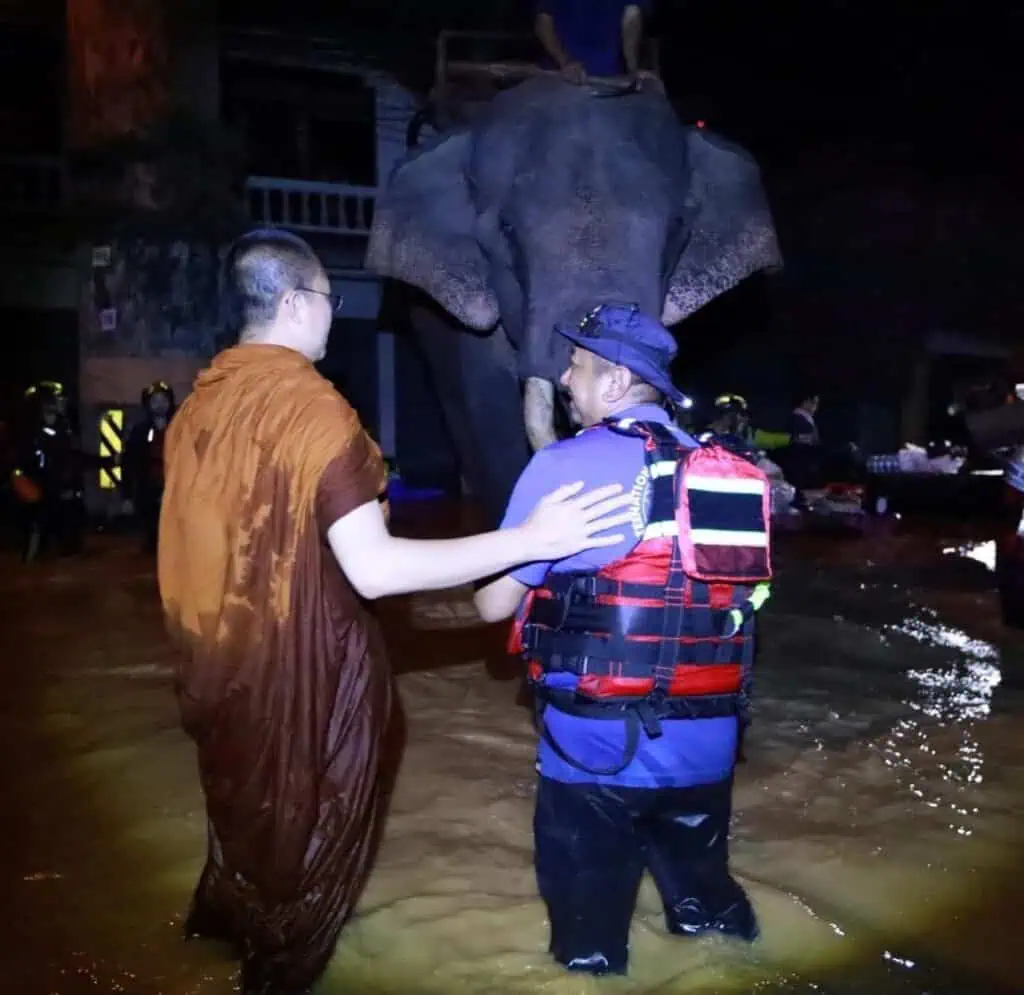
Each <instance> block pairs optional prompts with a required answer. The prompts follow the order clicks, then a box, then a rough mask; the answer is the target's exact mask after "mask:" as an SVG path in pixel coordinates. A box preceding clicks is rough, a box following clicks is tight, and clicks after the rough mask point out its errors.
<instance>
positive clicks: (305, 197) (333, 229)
mask: <svg viewBox="0 0 1024 995" xmlns="http://www.w3.org/2000/svg"><path fill="white" fill-rule="evenodd" d="M246 197H247V198H248V207H249V216H250V217H251V218H252V219H253V221H255V222H256V223H257V224H261V225H279V226H281V227H284V228H292V229H294V230H295V231H303V232H316V233H320V234H326V235H348V236H356V237H363V238H366V237H368V236H369V234H370V228H371V226H372V225H373V208H374V204H375V202H376V200H377V188H376V187H359V186H353V185H351V184H347V183H321V182H316V181H313V180H290V179H284V178H281V177H276V176H250V177H249V179H248V180H247V181H246Z"/></svg>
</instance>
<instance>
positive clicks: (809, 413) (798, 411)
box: [789, 393, 821, 446]
mask: <svg viewBox="0 0 1024 995" xmlns="http://www.w3.org/2000/svg"><path fill="white" fill-rule="evenodd" d="M820 407H821V398H820V397H819V396H818V395H817V394H810V393H804V394H802V395H801V397H800V399H799V400H798V401H797V404H796V407H795V408H793V413H792V414H791V415H790V416H789V434H790V436H791V438H792V444H793V445H794V446H820V445H821V434H820V433H819V432H818V422H817V420H816V419H817V416H818V408H820Z"/></svg>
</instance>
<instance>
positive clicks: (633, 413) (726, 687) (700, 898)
mask: <svg viewBox="0 0 1024 995" xmlns="http://www.w3.org/2000/svg"><path fill="white" fill-rule="evenodd" d="M558 331H559V332H560V333H561V334H562V335H563V336H565V337H566V338H568V339H569V341H570V342H571V343H573V345H574V349H573V352H572V356H571V361H570V365H569V367H568V369H567V370H566V371H565V373H564V375H563V377H562V381H561V382H562V386H563V387H564V388H565V389H566V390H567V391H568V394H569V397H570V402H571V407H572V411H573V415H574V418H575V419H576V421H577V422H578V423H579V424H580V425H582V426H583V431H581V432H580V433H578V434H577V435H575V436H574V437H572V438H569V439H565V440H563V441H561V442H558V443H555V444H553V445H550V446H548V447H546V448H544V449H542V450H540V451H538V452H537V453H536V454H535V455H534V457H533V459H532V460H531V462H530V464H529V465H528V466H527V468H526V470H525V471H524V472H523V475H522V476H521V477H520V479H519V481H518V483H517V485H516V487H515V490H514V492H513V494H512V497H511V499H510V502H509V506H508V509H507V512H506V515H505V520H504V522H503V526H502V527H503V528H511V527H515V526H516V524H517V523H519V522H521V521H522V520H523V519H524V516H525V515H526V514H527V513H528V509H529V507H530V505H531V503H532V501H533V499H534V496H535V495H536V494H540V493H544V491H545V489H547V488H549V487H550V486H552V485H553V484H556V483H557V482H559V481H563V480H570V479H576V478H582V479H585V480H587V481H590V482H597V481H602V482H606V481H607V482H611V481H619V482H621V483H622V484H623V486H624V487H626V488H627V489H630V488H631V491H632V497H633V501H632V505H631V512H632V521H633V529H632V535H629V536H627V537H626V538H625V539H624V540H623V542H621V543H619V544H618V545H616V546H612V547H608V548H606V549H604V550H602V551H601V552H600V553H596V552H595V551H591V552H589V553H586V554H581V555H577V556H573V557H570V558H569V559H566V560H562V561H559V562H555V563H532V564H529V565H527V566H525V567H522V568H520V569H518V570H515V571H513V572H512V573H509V574H507V575H505V576H503V577H501V578H499V579H496V580H493V581H492V582H490V583H489V584H487V585H486V586H485V587H482V588H481V589H480V590H479V591H478V592H477V594H476V597H475V600H476V606H477V609H478V611H479V612H480V614H481V616H482V617H483V618H484V619H486V620H487V621H489V622H494V621H498V620H500V619H504V618H508V617H509V616H511V615H513V614H515V613H517V612H518V617H517V624H516V630H515V631H517V632H518V634H519V643H520V645H519V646H513V648H514V649H521V651H522V652H523V654H524V656H525V657H526V658H527V660H528V661H529V668H528V670H529V678H530V682H531V684H532V686H533V689H534V694H535V699H536V703H537V707H538V731H539V732H540V743H539V747H538V762H537V771H538V773H539V775H540V778H539V784H538V788H537V797H536V810H535V816H534V844H535V860H536V871H537V880H538V885H539V890H540V893H541V896H542V897H543V899H544V901H545V903H546V905H547V909H548V913H549V919H550V923H551V942H550V952H551V954H552V955H553V956H554V958H555V959H556V960H557V961H558V962H559V963H561V964H563V965H565V966H566V967H567V968H568V969H569V970H571V971H581V972H589V973H592V974H605V973H615V974H622V973H625V971H626V968H627V956H628V940H629V929H630V921H631V919H632V915H633V910H634V904H635V901H636V895H637V888H638V886H639V884H640V880H641V877H642V875H643V873H644V871H645V869H647V870H650V871H651V873H652V875H653V877H654V880H655V883H656V884H657V887H658V890H659V892H660V894H661V898H662V902H663V905H664V910H665V916H666V922H667V926H668V929H669V930H670V931H671V932H672V933H675V934H679V935H684V936H695V935H698V934H701V933H706V932H714V933H720V934H725V935H727V936H732V937H737V938H739V939H742V940H746V941H752V940H754V939H755V938H756V937H757V935H758V925H757V920H756V917H755V915H754V910H753V908H752V907H751V904H750V902H749V900H748V899H747V896H746V894H745V893H744V891H743V889H742V888H741V887H740V885H739V884H738V883H737V882H736V881H735V880H734V879H733V878H732V876H731V875H730V873H729V851H728V837H729V821H730V813H731V796H732V779H733V772H734V765H735V762H736V759H737V750H738V734H739V726H740V717H741V716H743V715H744V714H745V712H746V707H747V695H748V691H749V677H750V666H751V663H752V659H753V634H752V625H753V618H752V615H753V610H754V609H755V608H756V606H757V605H758V604H759V603H760V601H762V600H763V599H764V597H766V596H767V589H766V588H765V587H763V586H762V587H758V588H756V592H757V593H756V595H755V597H754V598H753V600H750V599H749V594H750V591H749V589H748V590H746V591H745V592H743V593H742V594H741V589H740V588H739V587H738V586H733V585H729V584H725V583H722V584H717V585H712V586H709V585H708V584H705V583H698V582H696V581H693V580H691V579H689V578H687V577H685V576H684V575H683V574H682V573H681V566H680V562H681V561H680V556H681V555H682V547H683V543H682V542H681V541H680V540H678V539H676V538H674V534H681V533H680V532H679V528H678V527H676V517H677V513H676V511H675V509H676V508H677V501H676V494H675V481H676V474H675V471H676V468H677V466H678V465H679V464H678V459H679V457H680V453H681V452H691V453H692V454H693V455H694V456H696V455H699V454H701V453H708V452H710V453H713V454H716V455H715V456H714V458H715V459H720V458H726V459H727V461H728V460H731V461H732V462H731V463H730V466H731V467H732V469H733V470H736V467H737V466H739V467H742V469H741V470H736V472H737V473H738V474H740V476H741V477H742V478H743V479H744V480H745V482H746V483H745V484H744V486H743V487H737V486H733V487H731V488H730V487H726V488H723V490H724V491H728V490H730V489H731V490H732V491H733V492H734V493H733V496H732V498H730V497H729V496H726V497H724V500H725V501H726V502H727V503H728V502H729V501H730V500H732V499H733V498H735V497H736V496H737V495H739V496H740V498H739V499H740V500H741V502H746V501H747V499H748V497H750V496H751V495H752V496H753V501H754V505H755V508H754V511H755V517H758V520H759V522H760V526H759V528H760V529H761V531H760V532H757V534H756V535H755V536H754V538H753V540H752V547H751V549H748V548H746V546H745V544H744V543H743V542H734V543H733V545H732V546H731V547H729V549H730V551H729V552H728V553H727V554H726V555H727V556H733V555H735V554H736V553H737V552H738V551H739V550H740V549H742V550H743V552H742V554H741V555H742V556H743V557H748V556H749V562H750V563H751V564H752V563H754V562H755V561H758V560H759V558H764V559H765V561H766V560H767V555H766V543H767V531H766V525H765V523H764V522H763V518H761V517H759V516H761V514H762V510H763V504H762V502H763V499H764V493H765V487H766V481H765V480H764V478H763V475H762V474H761V473H760V471H758V470H757V469H756V468H755V467H753V466H752V465H750V464H749V463H748V462H747V461H745V460H741V459H739V458H735V457H730V456H729V454H727V453H725V451H724V450H721V449H718V448H717V447H716V448H715V449H713V450H709V449H703V448H702V447H700V446H699V444H698V443H697V442H696V441H695V440H694V439H693V438H692V437H690V436H689V435H687V434H686V433H684V432H683V431H682V429H680V428H679V427H678V426H677V425H675V424H673V422H672V419H671V416H670V415H669V413H668V411H667V410H666V407H665V404H666V402H668V403H669V404H672V405H678V404H681V403H684V402H685V399H684V397H683V395H682V394H681V393H680V392H679V391H678V390H677V389H676V387H675V386H674V385H673V384H672V381H671V378H670V374H669V368H670V364H671V361H672V358H673V357H674V355H675V352H676V344H675V341H674V339H673V337H672V335H671V334H670V333H669V332H668V331H667V330H666V329H665V328H663V327H662V326H661V325H660V324H659V323H658V322H657V321H655V320H654V319H653V318H650V317H648V316H646V315H644V314H643V313H642V312H640V311H639V309H638V307H636V306H625V305H617V304H612V305H605V306H602V307H599V308H596V309H595V310H594V311H593V312H591V314H590V315H588V317H587V318H586V319H584V321H583V322H582V323H581V325H580V326H579V328H575V329H574V328H559V329H558ZM680 447H682V449H680ZM719 454H720V455H719ZM680 479H683V477H680ZM705 479H706V478H705ZM729 483H730V484H735V481H730V482H729ZM748 484H749V485H751V486H752V488H753V489H752V490H751V487H748V486H747V485H748ZM666 488H667V490H666ZM744 491H746V492H747V493H744ZM754 491H758V492H759V494H754V493H753V492H754ZM708 497H710V498H711V501H710V502H708V501H706V500H705V499H706V498H708ZM722 500H723V498H721V496H716V495H715V494H714V489H713V488H712V490H709V491H707V492H706V493H705V494H704V498H696V499H694V498H692V497H691V499H690V501H689V504H690V508H691V510H693V511H694V514H697V513H698V510H699V513H700V514H701V515H706V514H707V513H708V512H710V514H711V516H712V518H713V517H714V516H715V515H721V516H724V517H722V518H721V520H720V521H719V523H718V525H717V529H716V528H715V524H714V522H713V521H705V526H704V527H705V529H706V530H707V531H706V532H702V533H701V534H702V535H705V537H715V536H717V537H722V536H723V533H722V531H721V530H723V529H729V530H735V529H742V528H743V524H744V523H745V521H746V519H745V517H744V516H745V515H746V514H747V512H749V511H750V506H749V504H743V506H742V507H740V508H737V507H736V506H732V507H725V505H723V504H722ZM698 505H699V506H700V508H699V509H698V507H697V506H698ZM674 528H676V531H675V533H674V531H673V530H674ZM686 531H687V533H688V534H687V535H685V536H684V539H685V540H686V542H687V544H688V548H689V549H690V550H691V553H692V551H693V550H694V548H695V547H694V546H693V545H692V543H693V542H695V541H696V539H697V532H696V529H695V528H693V529H690V528H689V527H688V528H687V530H686ZM730 534H731V535H732V536H736V535H739V534H740V533H738V532H732V533H730ZM744 535H745V533H744ZM722 548H723V549H725V548H726V547H724V546H723V547H722ZM732 606H735V607H736V608H737V613H738V614H737V613H733V612H732V610H731V607H732ZM737 626H738V628H736V631H735V633H734V634H732V633H733V629H734V628H735V627H737ZM637 639H639V640H640V641H634V640H637ZM610 647H611V648H610ZM609 654H611V655H610V656H609Z"/></svg>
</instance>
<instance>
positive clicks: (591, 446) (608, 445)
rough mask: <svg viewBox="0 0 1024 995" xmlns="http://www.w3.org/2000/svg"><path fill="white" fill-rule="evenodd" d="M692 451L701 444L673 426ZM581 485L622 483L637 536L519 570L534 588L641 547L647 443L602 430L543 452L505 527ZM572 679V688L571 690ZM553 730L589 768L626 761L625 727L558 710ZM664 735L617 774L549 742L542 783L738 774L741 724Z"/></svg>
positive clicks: (633, 414)
mask: <svg viewBox="0 0 1024 995" xmlns="http://www.w3.org/2000/svg"><path fill="white" fill-rule="evenodd" d="M621 417H623V418H627V417H628V418H636V419H638V420H643V421H656V422H660V423H662V424H669V425H671V424H672V423H671V420H670V418H669V416H668V413H667V412H666V411H665V410H664V409H663V408H661V407H659V406H658V405H656V404H641V405H637V406H635V407H633V408H630V409H629V410H628V411H624V412H622V415H621ZM673 428H674V430H675V431H676V432H677V434H678V436H679V438H680V441H681V442H682V443H683V444H684V445H687V446H696V445H697V443H696V441H695V440H694V439H692V438H691V437H690V436H689V435H687V434H686V433H685V432H683V431H682V429H679V428H676V427H675V426H673ZM577 480H583V481H585V482H586V486H587V487H588V488H589V487H599V486H602V485H604V484H611V483H621V484H622V486H623V487H624V488H625V489H626V490H627V491H629V492H630V493H631V494H632V496H633V501H632V504H631V511H632V515H633V522H632V534H630V530H629V529H627V530H626V533H627V534H626V536H625V538H624V540H623V542H621V543H619V544H618V545H616V546H609V547H605V548H603V549H590V550H586V551H584V552H583V553H579V554H578V555H576V556H572V557H569V558H568V559H565V560H560V561H559V562H557V563H530V564H527V565H525V566H523V567H520V568H519V569H518V570H516V571H514V572H513V576H514V577H515V578H516V579H517V580H518V581H519V582H520V583H522V584H525V585H526V586H527V587H538V586H540V585H541V584H542V583H543V582H544V578H545V577H546V576H547V573H548V571H549V570H552V571H555V572H560V571H568V570H583V571H596V570H598V569H600V568H601V567H603V566H605V565H606V564H608V563H611V562H613V561H614V560H618V559H621V558H622V557H624V556H626V554H627V553H629V551H630V550H631V549H632V548H633V547H634V546H635V545H636V543H637V542H638V541H639V539H640V537H641V536H642V535H643V530H644V527H645V525H646V521H647V515H648V511H649V503H650V491H649V480H648V474H647V471H646V467H645V465H644V450H643V441H642V440H641V439H638V438H635V437H631V436H627V435H622V434H620V433H617V432H613V431H611V430H610V429H608V428H606V427H604V426H601V427H597V428H592V429H589V430H587V431H585V432H581V433H579V434H578V435H576V436H574V437H573V438H571V439H565V440H563V441H562V442H559V443H556V444H555V445H552V446H548V447H546V448H545V449H542V450H540V451H539V452H537V453H536V454H535V455H534V457H533V459H532V460H531V461H530V463H529V465H528V466H527V467H526V469H525V470H524V471H523V474H522V476H521V477H520V478H519V481H518V483H517V484H516V487H515V490H514V492H513V494H512V497H511V499H510V500H509V505H508V510H507V511H506V513H505V519H504V521H503V522H502V528H511V527H514V526H516V525H519V524H521V523H522V522H523V521H524V520H525V519H526V517H527V516H528V515H529V513H530V511H531V510H532V509H533V506H534V505H535V504H536V502H537V501H538V500H539V499H540V498H541V497H543V496H544V495H545V494H547V493H550V492H551V491H553V490H554V489H555V488H557V487H559V486H561V485H562V484H569V483H573V482H574V481H577ZM574 680H575V679H574V678H572V677H570V676H569V675H564V674H560V675H558V679H557V681H558V686H559V687H564V686H570V687H571V686H572V682H573V681H574ZM567 681H568V682H569V683H568V684H567ZM544 721H545V722H546V723H547V727H548V731H549V732H550V733H551V735H552V736H553V738H554V739H555V741H556V742H557V743H558V744H559V746H561V748H562V750H563V751H564V752H566V753H568V755H569V756H570V757H572V758H573V759H575V760H576V761H578V762H580V763H582V764H583V765H585V766H587V767H590V768H592V769H597V770H606V769H608V768H612V767H614V766H616V765H618V764H619V763H621V762H622V759H623V757H624V750H625V745H626V730H625V722H620V721H616V720H611V719H588V718H581V717H580V716H577V715H567V714H566V713H565V712H560V711H558V710H557V709H555V708H548V709H547V710H546V711H545V714H544ZM662 728H663V730H664V732H663V734H662V735H661V736H659V737H658V738H657V739H648V738H647V736H646V735H644V734H641V736H640V745H639V748H638V750H637V752H636V756H635V757H634V759H633V760H632V762H631V763H630V764H629V765H628V766H627V767H626V768H625V769H624V770H622V771H621V772H620V773H618V774H613V775H595V774H588V773H585V772H583V771H580V770H578V769H576V768H575V767H573V766H572V765H571V764H569V763H566V762H565V761H564V760H562V759H561V758H560V757H559V756H557V754H556V753H555V752H554V750H552V749H551V747H550V746H549V745H548V744H547V743H546V742H545V741H544V740H543V739H542V740H541V742H540V745H539V747H538V753H537V770H538V772H539V773H540V775H541V776H542V777H548V778H552V779H554V780H556V781H565V782H570V783H589V784H608V785H618V786H622V787H636V788H663V787H664V788H668V787H679V788H683V787H691V786H694V785H698V784H714V783H717V782H719V781H723V780H725V779H726V778H727V777H729V776H730V774H731V773H732V769H733V764H734V762H735V756H736V739H737V732H738V722H737V720H736V719H735V718H713V719H671V720H667V721H665V722H663V723H662Z"/></svg>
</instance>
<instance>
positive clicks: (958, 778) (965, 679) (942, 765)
mask: <svg viewBox="0 0 1024 995" xmlns="http://www.w3.org/2000/svg"><path fill="white" fill-rule="evenodd" d="M916 611H917V614H918V617H917V618H910V619H907V620H906V621H904V622H903V623H901V624H900V625H895V626H891V627H890V629H891V630H892V631H894V632H898V633H901V634H902V635H905V636H909V637H910V638H912V639H914V640H916V641H917V642H919V643H923V644H925V645H928V646H933V647H937V648H947V649H950V650H952V651H953V653H954V654H955V655H954V656H953V657H952V658H951V659H950V660H949V661H948V662H947V663H945V664H944V665H940V666H935V667H931V668H928V669H910V670H908V671H907V677H908V678H909V679H910V680H911V681H913V682H914V683H915V685H916V688H915V693H914V694H913V695H912V696H911V697H910V698H909V700H908V702H907V704H908V705H909V707H910V708H911V709H913V710H914V712H915V713H917V714H918V715H920V716H924V717H926V718H928V719H930V720H934V721H933V722H929V723H927V724H922V723H921V722H920V721H918V720H917V719H903V720H901V721H900V722H899V723H898V724H897V726H896V728H895V729H893V732H892V735H891V736H890V737H889V739H888V740H887V742H886V750H885V753H886V756H887V762H888V763H889V764H890V765H891V766H893V767H895V768H897V769H899V768H905V769H908V770H909V771H911V773H910V774H909V776H906V777H901V778H900V780H901V781H902V782H903V783H905V784H906V786H907V788H908V790H909V791H910V792H911V793H913V794H914V795H915V796H916V797H918V798H920V799H921V800H922V801H924V803H925V804H926V805H928V806H929V807H931V808H940V807H942V806H943V805H945V806H946V807H947V808H948V809H949V811H950V812H952V813H953V816H954V817H955V820H956V821H954V822H951V823H949V828H950V829H951V830H953V831H954V832H955V833H957V834H958V835H960V836H971V835H972V834H973V832H974V829H973V826H972V825H970V824H969V823H968V822H967V820H969V819H970V818H971V817H972V816H976V815H977V814H978V811H979V810H978V807H977V805H975V804H972V803H971V802H970V801H968V800H965V799H967V798H968V797H969V793H968V792H963V793H961V794H955V795H953V796H952V797H947V796H946V795H944V794H941V793H936V791H937V790H941V789H943V788H945V789H948V787H949V786H950V785H952V786H962V787H965V788H966V787H969V786H971V785H979V784H981V783H982V781H983V780H984V775H983V773H982V771H983V768H984V764H985V757H984V752H983V750H982V747H981V744H980V743H979V742H978V740H977V739H976V738H975V735H974V730H975V726H976V725H977V723H978V722H979V721H980V720H983V719H985V718H986V717H987V716H988V715H989V714H990V712H991V709H992V694H993V692H994V690H995V689H996V688H997V687H998V686H999V684H1000V682H1001V681H1002V673H1001V671H1000V669H999V661H1000V654H999V650H997V649H996V647H995V646H993V645H991V644H990V643H987V642H984V641H983V640H980V639H973V638H971V636H969V635H968V634H967V633H966V632H964V631H963V630H962V629H958V628H955V627H952V626H949V625H944V624H943V623H942V622H941V621H939V619H938V616H937V613H936V612H935V611H934V610H933V609H931V608H927V607H924V606H916ZM939 730H941V731H949V730H952V731H953V733H954V735H956V736H957V737H958V740H959V742H958V745H957V747H956V750H955V753H954V755H953V756H952V757H951V758H950V759H949V761H942V760H939V759H938V754H937V751H936V750H935V749H934V748H933V747H932V746H931V745H930V742H931V739H932V738H933V737H934V736H935V734H936V732H937V731H939ZM911 750H914V751H917V752H919V753H923V754H928V755H931V756H933V757H936V761H937V763H936V765H937V768H938V771H939V775H940V778H941V780H940V782H939V783H938V785H933V786H932V788H931V789H930V790H929V789H928V788H927V787H925V786H921V785H919V783H918V779H917V777H916V775H915V774H914V773H913V771H914V770H915V767H916V762H915V760H914V758H913V757H912V756H910V751H911Z"/></svg>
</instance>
